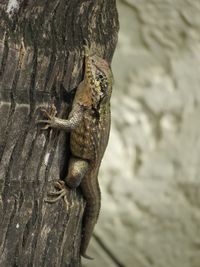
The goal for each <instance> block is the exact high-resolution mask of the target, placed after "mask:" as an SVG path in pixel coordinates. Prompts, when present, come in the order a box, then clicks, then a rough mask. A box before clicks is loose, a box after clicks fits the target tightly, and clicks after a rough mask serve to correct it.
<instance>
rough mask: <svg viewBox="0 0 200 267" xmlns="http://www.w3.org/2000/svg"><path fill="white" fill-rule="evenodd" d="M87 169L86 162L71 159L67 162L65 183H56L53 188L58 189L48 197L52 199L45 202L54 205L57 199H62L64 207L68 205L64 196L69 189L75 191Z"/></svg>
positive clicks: (74, 158)
mask: <svg viewBox="0 0 200 267" xmlns="http://www.w3.org/2000/svg"><path fill="white" fill-rule="evenodd" d="M88 169H89V163H88V162H87V161H86V160H83V159H79V158H76V157H72V158H71V159H70V161H69V171H68V174H67V177H66V178H65V182H64V181H62V180H60V181H56V182H55V184H54V186H55V188H56V189H58V191H55V192H50V193H49V194H48V196H49V197H54V198H52V199H50V198H48V199H46V200H45V201H46V202H49V203H54V202H57V201H58V200H59V199H61V198H64V201H65V203H66V205H68V203H67V199H66V195H67V193H68V191H69V189H75V188H77V187H78V186H79V185H80V183H81V181H82V179H83V177H84V176H85V174H86V172H87V171H88Z"/></svg>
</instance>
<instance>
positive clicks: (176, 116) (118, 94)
mask: <svg viewBox="0 0 200 267" xmlns="http://www.w3.org/2000/svg"><path fill="white" fill-rule="evenodd" d="M118 10H119V19H120V24H121V29H120V35H119V42H118V48H117V50H116V52H115V57H114V61H113V72H114V75H115V85H114V92H113V97H112V131H111V136H110V142H109V146H108V149H107V152H106V155H105V157H104V160H103V165H102V169H101V172H100V181H101V187H102V211H101V215H100V219H99V221H98V224H97V226H96V231H95V237H94V239H93V241H92V245H91V247H90V249H91V251H90V252H91V253H90V254H91V255H93V256H94V257H95V258H96V260H95V261H92V262H88V261H87V262H85V266H87V267H90V266H92V267H100V266H106V267H111V266H125V267H133V266H134V267H151V266H154V267H169V266H170V267H199V266H200V174H199V173H200V157H199V154H200V103H199V102H200V42H199V41H200V15H199V14H200V1H199V0H192V1H191V0H148V1H147V0H118ZM99 241H100V242H101V248H102V249H99Z"/></svg>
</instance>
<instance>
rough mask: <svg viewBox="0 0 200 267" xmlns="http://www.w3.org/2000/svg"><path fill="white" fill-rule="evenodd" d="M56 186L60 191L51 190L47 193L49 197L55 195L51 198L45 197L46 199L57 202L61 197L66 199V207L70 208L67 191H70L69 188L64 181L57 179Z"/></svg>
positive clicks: (46, 200)
mask: <svg viewBox="0 0 200 267" xmlns="http://www.w3.org/2000/svg"><path fill="white" fill-rule="evenodd" d="M54 187H55V188H56V189H58V191H54V192H49V193H48V194H47V196H48V197H53V198H52V199H50V198H45V199H44V201H45V202H47V203H55V202H57V201H58V200H60V199H61V198H63V199H64V203H65V205H66V209H67V210H68V207H69V204H68V201H67V193H68V189H67V187H66V186H65V183H64V181H56V182H55V183H54Z"/></svg>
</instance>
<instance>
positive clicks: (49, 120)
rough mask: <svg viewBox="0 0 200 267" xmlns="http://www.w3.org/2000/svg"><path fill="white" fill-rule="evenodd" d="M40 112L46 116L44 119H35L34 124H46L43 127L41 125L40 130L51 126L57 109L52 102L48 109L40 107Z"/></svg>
mask: <svg viewBox="0 0 200 267" xmlns="http://www.w3.org/2000/svg"><path fill="white" fill-rule="evenodd" d="M41 112H42V113H43V114H44V116H45V117H46V118H47V119H46V120H37V121H36V124H40V123H44V124H46V125H45V126H44V127H42V128H41V129H42V130H47V129H49V128H50V127H53V125H54V124H55V117H56V114H57V110H56V107H55V105H54V104H52V105H51V108H50V111H47V110H46V109H45V108H42V109H41Z"/></svg>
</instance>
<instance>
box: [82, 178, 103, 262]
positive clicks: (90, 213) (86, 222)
mask: <svg viewBox="0 0 200 267" xmlns="http://www.w3.org/2000/svg"><path fill="white" fill-rule="evenodd" d="M81 189H82V193H83V197H84V199H85V201H86V206H85V211H84V214H83V222H82V240H81V255H82V256H83V257H85V258H87V259H92V258H91V257H89V256H87V253H86V250H87V247H88V245H89V242H90V239H91V237H92V233H93V230H94V227H95V225H96V222H97V219H98V216H99V211H100V206H101V193H100V189H99V184H98V181H97V179H94V177H93V182H92V183H88V179H85V180H84V179H83V181H82V183H81Z"/></svg>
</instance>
